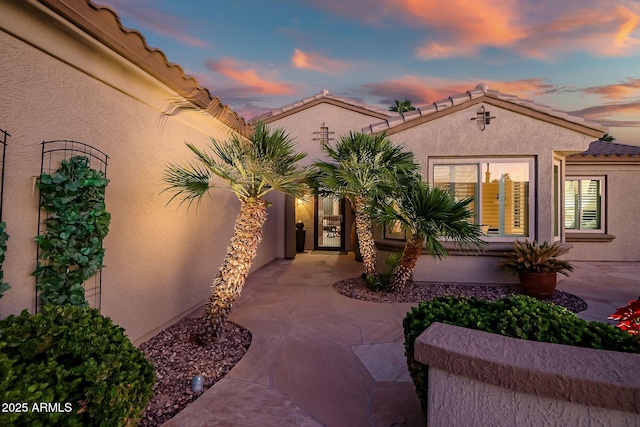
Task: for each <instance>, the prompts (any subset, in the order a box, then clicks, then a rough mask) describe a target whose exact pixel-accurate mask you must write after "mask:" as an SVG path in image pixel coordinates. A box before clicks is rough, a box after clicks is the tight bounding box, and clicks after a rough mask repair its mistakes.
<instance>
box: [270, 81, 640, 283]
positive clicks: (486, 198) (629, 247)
mask: <svg viewBox="0 0 640 427" xmlns="http://www.w3.org/2000/svg"><path fill="white" fill-rule="evenodd" d="M332 98H333V96H332V95H331V94H330V93H329V92H327V91H326V90H325V91H322V92H321V93H319V94H316V95H314V96H313V97H310V98H306V99H305V100H301V101H298V102H297V103H293V104H290V105H287V106H285V107H283V108H282V109H279V110H275V111H274V112H272V113H269V114H267V115H265V116H262V119H263V120H265V121H266V122H267V123H269V124H271V125H276V126H278V127H283V128H285V129H286V130H287V131H289V132H291V133H292V134H293V135H295V136H296V138H297V141H298V144H299V147H300V149H301V150H303V151H307V152H309V153H311V155H310V159H309V160H310V161H315V160H322V153H321V152H320V151H319V147H320V144H319V143H318V141H319V140H320V139H322V138H321V137H322V135H324V137H323V138H324V139H325V140H328V141H329V142H332V140H335V139H337V138H339V137H340V135H344V134H346V133H347V132H349V131H362V132H365V133H381V132H385V133H386V134H387V135H388V136H389V138H391V139H392V140H393V141H394V142H395V143H397V144H402V145H403V146H404V147H405V148H406V149H408V150H410V151H412V152H413V153H414V155H415V159H416V161H417V162H418V163H419V164H420V167H421V172H422V176H423V178H424V180H425V181H427V182H429V183H431V184H432V185H436V186H440V187H443V188H447V189H450V190H452V191H454V192H455V193H456V195H457V196H458V197H460V198H463V197H468V196H473V197H474V204H473V206H472V209H473V211H474V220H475V221H476V222H477V223H478V224H480V225H481V226H482V229H483V232H484V233H485V236H486V237H485V239H486V241H487V242H488V246H487V248H486V250H485V251H483V252H465V251H460V250H457V249H456V248H455V247H454V246H450V254H451V256H450V257H449V258H447V259H444V260H440V261H436V260H434V259H432V258H431V257H429V256H426V255H425V256H423V257H422V258H421V259H420V261H419V262H418V265H417V266H416V269H415V271H414V278H415V279H416V280H429V281H443V282H468V281H473V282H476V283H510V282H515V281H516V278H515V277H513V276H510V275H508V274H506V273H505V272H503V271H501V270H500V269H499V268H498V263H499V261H500V257H501V256H502V255H503V253H504V252H505V251H507V250H509V249H510V247H511V245H512V243H513V242H514V241H515V240H516V239H520V240H523V239H528V240H533V239H535V240H539V241H545V240H546V241H550V242H561V243H562V244H563V246H564V248H565V254H564V255H563V256H564V257H565V258H567V259H569V260H593V261H638V260H640V251H638V250H637V249H635V247H634V243H633V242H634V241H635V240H636V239H635V236H638V235H640V230H639V229H638V227H637V226H636V225H635V224H637V223H638V221H637V218H636V217H637V215H638V212H639V210H638V208H637V206H638V202H637V200H636V199H635V198H634V197H629V194H634V191H635V192H637V190H638V189H636V188H635V186H637V185H640V162H639V160H640V153H639V152H638V150H640V148H639V147H634V146H624V145H621V144H613V143H607V142H603V141H597V139H598V138H600V137H602V136H603V134H604V133H605V132H606V128H604V127H603V126H601V125H600V124H598V123H594V122H589V121H585V120H584V119H582V118H580V117H576V116H572V115H569V114H567V113H565V112H562V111H558V110H554V109H552V108H550V107H548V106H544V105H540V104H537V103H534V102H532V101H529V100H526V99H520V98H518V97H516V96H513V95H508V94H503V93H500V92H497V91H494V90H491V89H490V88H489V87H487V86H486V85H482V84H481V85H478V86H477V87H475V88H474V89H472V90H469V91H467V92H465V93H460V94H456V95H452V96H451V97H449V98H446V99H443V100H441V101H437V102H434V103H433V104H431V105H427V106H424V107H421V108H418V109H416V110H414V111H409V112H406V113H403V114H395V113H389V112H383V111H379V110H377V109H376V108H375V107H367V106H364V108H365V110H366V113H365V114H358V115H355V114H353V113H351V114H352V115H351V116H350V115H348V114H346V113H345V110H344V109H347V110H348V109H349V108H350V107H349V105H350V104H353V101H349V100H344V99H342V100H341V101H342V103H338V102H328V100H331V99H332ZM310 103H312V105H311V106H308V105H307V104H310ZM345 103H346V105H345ZM317 106H322V108H312V107H317ZM360 107H363V106H362V105H360ZM284 112H286V115H284V114H283V113H284ZM370 112H377V113H378V114H384V115H386V117H384V118H383V119H382V120H376V121H372V122H370V123H367V124H366V125H365V126H360V123H362V122H363V121H366V120H370V118H371V117H372V114H371V113H370ZM361 113H362V112H361ZM330 119H331V120H330ZM328 124H330V126H329V125H328ZM321 129H324V133H323V132H320V131H321ZM328 129H331V130H330V131H329V132H332V131H334V130H335V133H329V134H328V135H327V134H326V133H327V130H328ZM594 140H596V141H595V142H594ZM623 183H626V184H623ZM625 185H626V186H625ZM582 188H584V190H581V189H582ZM629 191H631V193H629ZM292 203H293V202H292ZM307 203H308V202H305V201H297V202H296V206H295V215H290V217H289V218H290V219H289V223H288V224H286V225H284V228H285V229H290V228H291V229H292V228H293V219H291V218H295V220H296V221H299V220H302V221H303V222H304V223H305V226H306V228H307V229H309V228H311V227H314V225H315V227H317V230H316V231H315V233H316V234H317V233H322V232H325V233H326V232H327V231H328V230H324V229H320V227H322V226H324V225H325V224H322V223H321V222H318V218H321V216H322V212H321V211H322V209H320V210H318V206H317V204H316V205H313V206H312V205H310V204H307ZM310 209H315V212H314V211H312V212H309V210H310ZM309 224H311V225H309ZM625 230H628V231H629V232H625ZM329 231H330V229H329ZM404 237H405V236H404V235H403V234H402V233H401V232H397V231H394V230H388V229H385V230H382V229H379V230H378V232H377V235H376V241H377V247H378V250H379V251H380V253H381V256H379V257H378V260H379V262H382V260H384V256H385V254H387V253H390V252H396V251H401V250H402V247H403V245H404ZM286 239H292V236H287V238H286ZM346 245H347V248H348V249H351V248H352V247H353V245H352V244H351V245H349V243H347V244H346ZM312 248H314V246H313V245H312V244H310V243H309V242H307V246H306V249H312ZM315 249H318V247H317V246H315ZM381 267H382V266H381Z"/></svg>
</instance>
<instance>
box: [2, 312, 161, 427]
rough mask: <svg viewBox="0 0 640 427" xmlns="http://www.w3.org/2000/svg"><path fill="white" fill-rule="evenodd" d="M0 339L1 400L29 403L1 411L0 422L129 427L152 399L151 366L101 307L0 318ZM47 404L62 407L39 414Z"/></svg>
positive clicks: (37, 424)
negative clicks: (41, 407)
mask: <svg viewBox="0 0 640 427" xmlns="http://www.w3.org/2000/svg"><path fill="white" fill-rule="evenodd" d="M0 337H1V338H2V339H1V340H0V372H2V378H1V379H0V401H2V402H4V403H13V404H20V405H25V406H23V407H18V408H19V409H18V411H19V412H17V411H15V409H16V408H15V406H14V410H13V411H11V412H5V411H3V412H2V413H0V425H12V426H30V427H32V426H54V425H56V426H61V425H64V426H125V425H130V424H132V423H135V421H136V420H137V419H139V417H140V416H141V415H142V412H143V411H144V409H145V407H146V405H147V403H148V401H149V399H150V398H151V394H152V389H153V384H154V382H155V376H154V372H153V365H152V364H151V363H150V362H149V361H147V359H146V358H145V357H144V354H143V353H142V352H141V351H140V350H138V349H137V348H135V347H134V346H133V345H132V344H131V341H129V339H128V338H127V337H126V335H125V334H124V331H123V329H122V328H120V327H119V326H117V325H114V324H113V322H112V321H111V319H109V318H107V317H104V316H102V315H101V314H100V312H99V311H98V310H95V309H92V308H88V307H75V306H70V305H65V306H56V305H47V306H45V307H44V310H43V312H42V313H39V314H35V315H32V314H29V313H27V311H26V310H25V311H23V312H22V313H21V314H20V315H19V316H13V315H12V316H9V317H8V318H6V319H4V320H2V321H0ZM41 403H50V404H56V403H57V404H59V405H58V407H57V408H56V410H54V411H47V412H39V411H37V410H36V411H34V410H33V409H34V407H33V405H34V404H36V405H40V404H41ZM37 408H38V406H36V409H37ZM24 409H27V410H26V411H25V410H24Z"/></svg>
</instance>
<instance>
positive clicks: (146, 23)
mask: <svg viewBox="0 0 640 427" xmlns="http://www.w3.org/2000/svg"><path fill="white" fill-rule="evenodd" d="M100 3H101V4H105V5H108V6H110V7H111V8H113V9H114V10H115V11H116V13H117V14H118V15H121V16H126V17H128V18H130V19H132V20H134V21H136V22H139V23H140V25H141V26H142V27H146V28H148V29H150V30H151V31H153V32H155V33H157V34H161V35H163V36H166V37H168V38H171V39H174V40H177V41H179V42H181V43H184V44H186V45H188V46H193V47H198V48H205V47H207V46H209V43H208V42H206V41H205V40H202V39H199V38H197V37H193V36H190V35H189V34H188V33H187V32H185V31H183V30H182V29H181V28H188V27H189V25H190V24H189V23H188V22H185V21H183V20H181V19H178V18H176V16H175V15H170V14H167V13H163V12H160V11H158V10H155V9H154V8H152V7H149V5H148V4H145V3H144V2H132V1H129V0H101V1H100Z"/></svg>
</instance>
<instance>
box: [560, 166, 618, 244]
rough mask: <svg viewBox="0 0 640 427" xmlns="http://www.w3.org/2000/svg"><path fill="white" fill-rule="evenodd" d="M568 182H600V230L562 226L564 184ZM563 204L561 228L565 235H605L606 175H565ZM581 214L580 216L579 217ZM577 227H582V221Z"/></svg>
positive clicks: (564, 211)
mask: <svg viewBox="0 0 640 427" xmlns="http://www.w3.org/2000/svg"><path fill="white" fill-rule="evenodd" d="M568 181H578V182H581V181H600V228H596V229H585V228H567V227H566V226H565V224H564V219H565V218H566V215H567V213H566V202H567V199H566V197H567V196H568V195H567V192H566V190H565V189H566V183H567V182H568ZM563 184H564V185H563V186H562V187H563V191H564V197H563V200H562V201H563V204H562V216H563V228H564V231H565V233H567V234H578V233H590V234H607V222H606V220H607V176H606V175H567V176H565V179H564V182H563ZM578 187H579V188H581V186H580V184H579V185H578ZM581 216H582V214H580V217H581ZM578 225H579V227H581V226H582V221H581V220H579V221H578Z"/></svg>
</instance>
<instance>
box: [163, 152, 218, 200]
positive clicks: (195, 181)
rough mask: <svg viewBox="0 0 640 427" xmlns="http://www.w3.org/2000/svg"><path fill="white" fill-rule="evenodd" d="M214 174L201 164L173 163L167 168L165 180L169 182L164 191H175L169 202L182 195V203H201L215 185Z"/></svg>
mask: <svg viewBox="0 0 640 427" xmlns="http://www.w3.org/2000/svg"><path fill="white" fill-rule="evenodd" d="M212 179H213V176H212V175H211V173H210V171H209V170H208V169H206V168H203V167H201V166H197V165H194V164H192V163H188V164H187V165H179V164H177V163H171V164H169V165H168V166H167V168H166V169H165V172H164V175H163V180H164V182H165V183H166V184H167V187H166V188H165V189H164V190H163V192H164V191H171V192H173V193H174V194H173V196H172V197H171V199H169V202H167V203H171V201H173V199H175V198H176V197H181V198H182V200H181V202H180V205H182V204H183V203H185V202H187V203H188V205H189V206H191V204H192V203H193V202H194V201H197V202H198V203H200V200H201V199H202V196H204V195H205V194H206V193H207V192H208V191H209V189H210V188H211V187H213V185H211V181H212Z"/></svg>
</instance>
